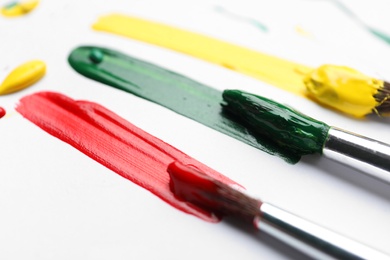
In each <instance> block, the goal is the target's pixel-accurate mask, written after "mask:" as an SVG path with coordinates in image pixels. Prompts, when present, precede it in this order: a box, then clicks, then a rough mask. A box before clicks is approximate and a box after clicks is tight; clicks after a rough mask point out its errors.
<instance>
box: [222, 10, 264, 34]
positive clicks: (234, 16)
mask: <svg viewBox="0 0 390 260" xmlns="http://www.w3.org/2000/svg"><path fill="white" fill-rule="evenodd" d="M214 11H216V12H218V13H220V14H222V15H224V16H226V17H228V18H232V19H234V20H237V21H242V22H245V23H249V24H251V25H253V26H254V27H256V28H257V29H259V30H260V31H262V32H268V27H267V26H265V25H264V24H263V23H261V22H259V21H258V20H256V19H252V18H249V17H245V16H242V15H239V14H236V13H233V12H231V11H229V10H227V9H225V8H223V7H222V6H215V7H214Z"/></svg>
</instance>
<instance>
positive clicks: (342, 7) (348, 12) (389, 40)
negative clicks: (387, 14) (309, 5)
mask: <svg viewBox="0 0 390 260" xmlns="http://www.w3.org/2000/svg"><path fill="white" fill-rule="evenodd" d="M328 1H330V2H332V3H333V4H334V5H335V6H336V7H337V8H338V9H339V10H341V11H342V12H343V13H344V14H346V15H348V16H349V17H350V18H352V19H353V20H354V21H355V22H356V23H357V24H359V25H360V26H361V27H362V28H364V29H365V30H366V31H368V32H369V33H371V35H373V36H375V37H376V38H378V39H380V40H382V41H384V42H385V43H387V44H390V36H389V35H388V34H386V33H384V32H381V31H379V30H377V29H375V28H373V27H371V26H369V25H367V24H366V23H365V22H364V21H362V20H361V19H360V18H359V17H358V16H357V15H356V14H355V13H353V12H352V11H351V10H349V9H348V7H346V6H345V5H344V4H343V3H342V2H341V1H339V0H328Z"/></svg>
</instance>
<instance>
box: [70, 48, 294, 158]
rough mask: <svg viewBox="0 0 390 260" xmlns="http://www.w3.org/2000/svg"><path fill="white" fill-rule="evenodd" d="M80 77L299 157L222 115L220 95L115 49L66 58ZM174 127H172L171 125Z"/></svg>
mask: <svg viewBox="0 0 390 260" xmlns="http://www.w3.org/2000/svg"><path fill="white" fill-rule="evenodd" d="M68 61H69V63H70V65H71V66H72V67H73V68H74V69H75V70H76V71H77V72H79V73H80V74H82V75H84V76H86V77H88V78H91V79H94V80H97V81H99V82H102V83H105V84H107V85H109V86H111V87H114V88H117V89H120V90H123V91H126V92H128V93H131V94H133V95H136V96H138V97H140V98H143V99H146V100H149V101H151V102H153V103H156V104H159V105H161V106H163V107H165V108H167V109H170V110H172V111H174V112H176V113H178V114H180V115H183V116H185V117H188V118H190V119H193V120H195V121H197V122H199V123H201V124H203V125H205V126H208V127H210V128H212V129H214V130H217V131H219V132H221V133H224V134H226V135H229V136H231V137H233V138H235V139H237V140H240V141H242V142H244V143H246V144H249V145H251V146H253V147H256V148H258V149H260V150H262V151H265V152H267V153H269V154H272V155H277V156H279V157H280V158H283V159H284V160H285V161H287V162H289V163H296V162H298V161H299V159H300V157H299V156H297V155H296V154H294V153H292V152H291V151H289V150H286V149H284V148H283V147H280V146H279V145H277V144H276V143H275V142H273V141H270V140H268V138H264V137H262V136H257V137H255V135H253V134H252V133H251V131H250V130H248V129H247V128H246V127H244V126H242V125H241V124H240V123H238V122H235V121H234V120H232V119H231V118H230V117H229V116H227V115H225V114H223V113H222V107H221V105H220V104H221V102H222V101H223V100H222V92H221V91H218V90H216V89H213V88H211V87H208V86H206V85H203V84H201V83H199V82H196V81H194V80H191V79H189V78H187V77H184V76H182V75H180V74H177V73H175V72H172V71H169V70H166V69H163V68H161V67H158V66H156V65H153V64H150V63H147V62H144V61H141V60H138V59H135V58H133V57H130V56H127V55H125V54H122V53H119V52H117V51H114V50H109V49H105V48H100V47H91V46H83V47H79V48H76V49H75V50H73V51H72V53H71V54H70V55H69V58H68ZM172 127H173V128H174V126H172Z"/></svg>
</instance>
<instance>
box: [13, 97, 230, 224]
mask: <svg viewBox="0 0 390 260" xmlns="http://www.w3.org/2000/svg"><path fill="white" fill-rule="evenodd" d="M16 110H17V111H18V112H19V113H21V114H22V115H23V116H24V117H25V118H27V119H28V120H30V121H31V122H32V123H34V124H36V125H37V126H39V127H40V128H42V129H43V130H44V131H46V132H47V133H49V134H51V135H53V136H55V137H57V138H59V139H60V140H62V141H64V142H66V143H68V144H70V145H72V146H73V147H74V148H76V149H78V150H79V151H80V152H82V153H84V154H85V155H87V156H89V157H91V158H92V159H94V160H95V161H97V162H99V163H101V164H102V165H104V166H106V167H107V168H109V169H111V170H112V171H114V172H116V173H117V174H119V175H121V176H123V177H124V178H126V179H128V180H130V181H132V182H134V183H135V184H137V185H139V186H141V187H143V188H144V189H146V190H148V191H150V192H152V193H153V194H155V195H156V196H158V197H159V198H161V199H162V200H164V201H166V202H167V203H169V204H170V205H172V206H173V207H175V208H177V209H179V210H181V211H183V212H186V213H189V214H192V215H194V216H197V217H199V218H201V219H204V220H206V221H210V222H217V221H218V220H219V218H217V217H216V216H214V215H213V214H211V213H210V212H207V211H205V210H202V209H200V208H197V207H194V206H192V205H190V204H187V203H186V202H183V201H180V200H179V199H177V198H176V197H175V196H174V194H173V193H172V192H171V191H170V188H169V180H170V178H169V174H168V173H167V167H168V165H169V164H170V163H172V162H173V161H179V162H181V163H183V164H189V165H193V166H194V167H196V168H198V169H201V170H202V171H204V172H206V173H207V174H208V175H209V176H213V178H216V179H218V180H220V181H222V182H224V183H226V184H236V183H235V182H233V181H231V180H229V179H228V178H227V177H225V176H223V175H222V174H220V173H218V172H216V171H215V170H213V169H211V168H209V167H208V166H206V165H204V164H202V163H200V162H198V161H197V160H195V159H193V158H191V157H190V156H188V155H186V154H184V153H183V152H181V151H179V150H177V149H176V148H174V147H172V146H170V145H169V144H167V143H165V142H163V141H161V140H159V139H158V138H156V137H154V136H152V135H150V134H148V133H146V132H144V131H143V130H141V129H139V128H137V127H136V126H134V125H132V124H131V123H130V122H128V121H126V120H125V119H123V118H121V117H120V116H118V115H116V114H115V113H114V112H112V111H110V110H108V109H106V108H104V107H103V106H101V105H99V104H97V103H93V102H89V101H79V100H73V99H71V98H69V97H67V96H65V95H62V94H59V93H55V92H38V93H35V94H32V95H29V96H26V97H24V98H22V99H21V100H20V102H19V104H18V106H17V108H16Z"/></svg>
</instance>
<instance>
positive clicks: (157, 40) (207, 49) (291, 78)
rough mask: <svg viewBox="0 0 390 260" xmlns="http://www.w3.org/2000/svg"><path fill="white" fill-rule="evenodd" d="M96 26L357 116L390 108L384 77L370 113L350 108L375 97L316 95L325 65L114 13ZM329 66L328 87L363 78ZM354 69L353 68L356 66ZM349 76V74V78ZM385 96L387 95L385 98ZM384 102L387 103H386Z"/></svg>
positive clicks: (340, 85) (352, 87)
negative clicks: (311, 64)
mask: <svg viewBox="0 0 390 260" xmlns="http://www.w3.org/2000/svg"><path fill="white" fill-rule="evenodd" d="M93 28H94V29H96V30H101V31H105V32H110V33H113V34H118V35H123V36H126V37H129V38H132V39H136V40H140V41H144V42H147V43H151V44H155V45H158V46H162V47H165V48H169V49H172V50H175V51H178V52H181V53H185V54H189V55H191V56H194V57H196V58H200V59H203V60H206V61H209V62H212V63H215V64H218V65H221V66H224V67H226V68H228V69H231V70H234V71H237V72H240V73H243V74H246V75H249V76H252V77H254V78H257V79H260V80H262V81H265V82H267V83H269V84H271V85H274V86H276V87H279V88H281V89H283V90H287V91H289V92H292V93H294V94H297V95H299V96H302V97H305V98H309V99H310V100H312V101H316V102H318V103H319V104H322V105H323V106H324V107H326V108H332V109H335V110H338V111H341V112H343V113H346V114H349V115H352V116H354V117H363V116H365V115H366V114H370V113H377V111H381V110H383V109H384V110H388V109H387V108H384V107H388V104H387V103H388V102H387V98H388V97H387V96H388V95H387V94H385V95H382V93H379V92H380V91H382V90H383V86H382V85H383V84H382V83H383V81H380V80H376V79H374V80H376V81H378V82H379V83H380V84H379V85H381V86H380V87H379V88H377V89H374V92H375V93H374V96H377V94H379V96H380V97H379V99H378V100H377V98H375V104H374V105H373V106H372V107H371V109H369V110H368V111H367V113H366V114H362V113H361V111H357V112H356V111H355V110H354V109H350V107H353V106H360V105H361V103H362V102H361V101H362V100H363V101H364V100H368V99H373V97H372V96H363V97H359V98H358V100H352V99H351V98H345V96H340V97H337V98H335V97H334V96H333V95H326V93H320V94H321V97H316V98H313V95H315V93H319V92H316V91H314V92H313V91H312V90H313V88H312V85H311V83H313V84H314V85H316V82H315V81H316V80H315V79H312V78H310V77H311V75H313V74H316V73H317V71H320V70H321V68H310V67H307V66H304V65H301V64H298V63H294V62H291V61H287V60H284V59H281V58H277V57H274V56H271V55H267V54H263V53H260V52H256V51H253V50H250V49H247V48H243V47H240V46H237V45H233V44H230V43H227V42H223V41H220V40H218V39H213V38H210V37H207V36H203V35H200V34H196V33H192V32H188V31H184V30H181V29H177V28H174V27H171V26H167V25H163V24H159V23H155V22H151V21H146V20H142V19H139V18H135V17H127V16H124V15H120V14H111V15H107V16H103V17H101V18H100V19H99V20H98V21H97V22H96V23H95V24H94V25H93ZM326 66H328V67H329V68H332V70H333V71H335V73H332V75H333V76H335V77H333V76H332V84H331V85H329V86H326V87H327V88H330V89H331V88H339V87H344V86H343V81H345V80H347V81H349V82H353V81H359V80H360V74H361V73H348V74H346V73H344V71H343V69H341V70H340V68H341V67H343V66H335V65H326ZM344 68H346V67H344ZM350 70H351V71H352V70H353V69H350ZM345 76H348V77H347V78H346V77H345ZM308 83H309V84H308ZM347 85H348V89H346V90H347V93H351V92H354V91H355V89H354V84H347ZM316 87H317V85H316ZM363 87H364V88H370V87H371V86H370V84H365V85H364V86H363ZM309 92H310V95H309ZM323 94H325V95H323ZM382 96H384V98H383V97H382ZM384 101H385V103H386V104H382V103H384ZM351 102H352V103H351ZM377 114H378V113H377ZM388 114H389V113H388V111H385V113H380V115H387V116H388Z"/></svg>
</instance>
